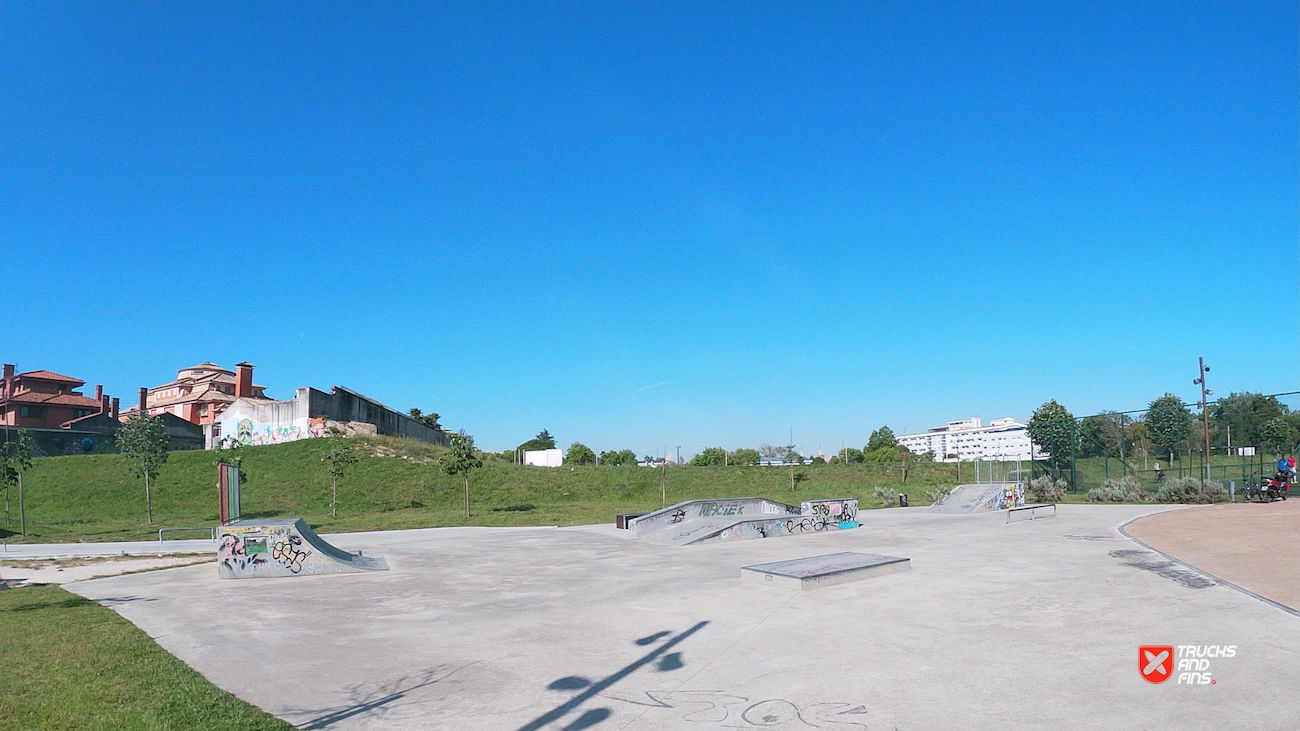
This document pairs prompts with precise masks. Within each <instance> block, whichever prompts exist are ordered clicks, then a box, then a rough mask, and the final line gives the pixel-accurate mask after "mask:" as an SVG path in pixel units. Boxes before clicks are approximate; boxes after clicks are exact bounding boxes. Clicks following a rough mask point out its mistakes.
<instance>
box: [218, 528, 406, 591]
mask: <svg viewBox="0 0 1300 731" xmlns="http://www.w3.org/2000/svg"><path fill="white" fill-rule="evenodd" d="M220 533H221V540H220V542H219V543H218V546H217V574H218V575H219V576H220V577H221V578H223V579H249V578H258V577H264V576H316V575H320V574H350V573H358V572H362V571H387V570H388V562H386V561H384V559H383V558H381V557H379V556H363V555H361V554H360V553H348V552H347V551H344V550H343V549H341V548H338V547H336V546H333V545H330V543H329V542H328V541H326V540H325V539H324V538H321V537H320V536H318V535H316V532H315V531H313V530H312V529H311V526H309V525H307V523H306V522H305V521H303V520H302V519H301V518H283V519H278V520H257V521H252V520H246V521H237V522H235V523H231V524H230V525H225V526H222V527H221V530H220Z"/></svg>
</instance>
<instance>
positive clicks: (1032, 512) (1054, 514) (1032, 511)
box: [1007, 503, 1056, 525]
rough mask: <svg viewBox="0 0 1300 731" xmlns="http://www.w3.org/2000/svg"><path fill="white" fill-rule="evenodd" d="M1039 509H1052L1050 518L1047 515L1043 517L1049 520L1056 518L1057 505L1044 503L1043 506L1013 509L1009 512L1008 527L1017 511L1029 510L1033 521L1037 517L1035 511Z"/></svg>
mask: <svg viewBox="0 0 1300 731" xmlns="http://www.w3.org/2000/svg"><path fill="white" fill-rule="evenodd" d="M1039 508H1051V509H1052V514H1051V515H1050V516H1046V515H1044V516H1043V517H1044V518H1047V517H1052V518H1055V517H1056V503H1044V504H1042V505H1025V506H1024V507H1020V508H1011V509H1010V510H1008V511H1007V524H1008V525H1010V524H1011V514H1012V513H1014V512H1016V511H1019V510H1028V511H1029V519H1030V520H1033V519H1034V518H1035V517H1037V515H1036V514H1035V513H1034V511H1035V510H1038V509H1039Z"/></svg>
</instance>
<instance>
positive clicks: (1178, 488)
mask: <svg viewBox="0 0 1300 731" xmlns="http://www.w3.org/2000/svg"><path fill="white" fill-rule="evenodd" d="M1226 499H1227V493H1225V492H1224V490H1223V486H1222V485H1220V484H1219V483H1217V482H1213V481H1211V480H1202V479H1200V478H1197V477H1177V478H1174V479H1170V480H1165V484H1164V485H1162V486H1161V487H1160V490H1159V491H1158V492H1157V493H1156V501H1157V502H1162V503H1183V504H1188V505H1208V504H1210V503H1221V502H1223V501H1224V500H1226Z"/></svg>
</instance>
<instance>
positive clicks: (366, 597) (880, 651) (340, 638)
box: [68, 505, 1300, 731]
mask: <svg viewBox="0 0 1300 731" xmlns="http://www.w3.org/2000/svg"><path fill="white" fill-rule="evenodd" d="M1171 509H1173V510H1179V508H1172V507H1171V506H1150V505H1148V506H1080V505H1062V506H1061V508H1060V513H1059V515H1058V517H1056V518H1053V519H1047V520H1037V521H1023V522H1014V523H1012V524H1010V525H1007V524H1006V523H1005V516H1004V515H1003V513H1002V512H992V513H979V514H973V515H945V514H935V513H928V512H925V510H924V509H922V508H914V509H890V510H871V511H863V512H861V513H860V514H859V516H858V519H859V522H860V523H861V524H862V527H861V528H859V529H855V530H846V531H830V532H825V533H819V534H815V535H808V536H804V537H800V538H798V539H793V540H776V541H767V540H760V541H736V542H719V543H710V544H705V545H700V546H694V547H692V548H691V549H689V550H683V549H679V548H675V547H671V546H660V545H655V544H649V543H645V542H642V541H637V540H635V539H633V538H632V537H631V536H629V535H628V533H629V531H618V530H615V529H614V528H613V526H590V527H580V528H564V529H556V528H549V529H545V528H543V529H512V530H511V529H505V530H493V529H477V530H475V529H454V528H451V529H430V530H416V531H401V532H391V533H367V534H351V535H340V536H334V537H332V538H331V540H332V541H333V542H335V543H336V544H337V545H338V546H339V547H340V548H342V549H344V550H351V551H355V550H358V549H364V550H365V551H366V553H367V554H369V553H371V552H372V551H374V552H375V553H380V552H382V553H383V554H384V555H385V556H386V558H387V559H388V562H389V565H390V566H391V569H392V570H391V571H388V572H377V573H364V574H347V575H338V576H308V577H293V578H285V579H264V580H259V581H220V580H218V579H217V578H216V576H215V575H214V574H215V572H214V571H213V570H212V567H211V566H210V565H208V566H196V567H189V568H179V569H169V570H165V571H158V572H153V573H148V574H138V575H132V576H122V577H115V578H108V579H97V580H94V581H86V582H80V583H75V584H70V585H68V588H69V589H71V590H72V591H75V592H78V593H80V594H82V595H84V596H86V597H88V598H91V599H94V600H96V601H99V602H101V603H104V604H106V605H108V606H111V607H113V608H114V609H115V610H116V611H118V612H120V613H121V614H122V615H123V616H125V617H126V618H127V619H129V620H131V621H132V622H135V623H136V624H137V625H138V626H140V627H141V628H143V629H144V630H145V631H146V632H147V633H148V634H149V635H150V636H152V637H154V638H155V639H156V640H157V641H158V642H159V643H160V644H161V645H162V646H163V647H164V648H166V649H167V650H169V651H170V652H172V653H174V654H175V655H176V656H177V657H179V658H180V659H181V660H183V661H185V662H186V663H188V664H190V665H191V666H193V667H194V668H196V669H197V670H199V671H200V672H201V673H203V674H204V675H205V676H206V677H208V678H209V679H211V680H212V681H213V682H215V683H216V684H217V685H219V686H220V687H222V688H225V689H227V690H229V691H231V692H233V693H235V694H236V695H238V696H239V697H241V698H243V699H245V700H247V701H249V702H251V703H254V704H256V705H258V706H260V707H261V708H263V709H265V710H267V711H269V712H271V713H273V714H275V715H277V716H279V717H281V718H284V719H286V720H288V721H290V722H291V723H294V724H296V725H298V726H300V727H302V728H311V729H411V728H420V729H492V730H494V731H496V730H500V729H507V730H508V729H557V730H558V729H568V730H570V731H577V729H583V728H594V729H641V730H646V729H696V730H699V731H706V730H708V729H735V728H742V729H743V728H766V729H804V730H806V729H810V728H821V729H836V730H839V731H848V730H851V729H918V730H921V729H924V730H931V729H1043V728H1060V729H1249V730H1250V731H1265V730H1268V729H1294V728H1296V727H1297V720H1298V719H1300V710H1298V709H1300V705H1298V704H1297V703H1296V702H1295V695H1294V692H1295V687H1296V685H1295V683H1296V680H1297V679H1298V678H1300V618H1298V617H1296V616H1294V615H1291V614H1288V613H1286V612H1285V611H1283V610H1281V609H1278V608H1277V607H1275V606H1273V605H1271V604H1268V603H1266V602H1263V601H1261V600H1259V599H1257V598H1255V597H1252V596H1250V595H1248V594H1246V593H1243V592H1241V591H1238V590H1236V589H1234V588H1231V587H1228V586H1224V585H1222V584H1219V583H1218V582H1216V581H1214V580H1213V579H1211V578H1209V577H1207V576H1205V575H1204V574H1201V573H1199V572H1197V571H1195V570H1192V569H1188V568H1186V567H1183V566H1180V565H1178V564H1176V563H1173V562H1171V561H1169V560H1167V559H1165V558H1164V557H1163V556H1161V555H1160V554H1158V553H1156V552H1154V551H1151V550H1148V549H1146V548H1143V547H1142V546H1140V545H1138V544H1137V543H1136V542H1134V541H1133V540H1130V539H1128V538H1125V537H1124V536H1122V535H1121V534H1120V532H1119V530H1118V529H1119V526H1121V525H1123V524H1125V523H1128V522H1129V521H1131V520H1133V519H1135V518H1138V517H1141V516H1144V515H1148V514H1152V513H1156V512H1161V511H1167V510H1171ZM840 551H858V552H863V553H878V554H885V555H892V556H907V557H909V558H910V559H911V570H910V571H905V572H901V573H897V574H890V575H886V576H880V577H875V578H872V579H870V580H866V581H857V582H852V583H847V584H841V585H838V586H831V587H826V588H823V589H819V590H817V591H814V592H800V591H795V590H786V589H779V588H775V587H770V586H762V585H759V584H757V583H752V582H749V581H743V580H742V579H740V578H739V577H738V573H739V568H740V567H741V566H746V565H753V564H758V563H765V562H773V561H781V560H789V559H793V558H800V557H807V556H815V555H820V554H828V553H835V552H840ZM1153 644H1164V645H1184V644H1187V645H1191V644H1201V645H1209V644H1214V645H1236V646H1237V648H1238V649H1237V651H1236V655H1235V657H1233V658H1230V659H1219V660H1215V661H1214V662H1215V664H1214V667H1213V673H1214V678H1215V679H1216V682H1215V684H1214V685H1203V686H1202V685H1197V686H1190V685H1177V684H1175V683H1173V682H1168V683H1165V684H1162V685H1152V684H1149V683H1147V682H1146V681H1144V680H1143V679H1142V678H1141V676H1140V674H1139V672H1138V670H1139V669H1138V668H1137V667H1135V666H1136V665H1137V664H1138V663H1137V662H1135V659H1137V658H1136V656H1137V655H1138V652H1137V650H1138V647H1139V646H1141V645H1153Z"/></svg>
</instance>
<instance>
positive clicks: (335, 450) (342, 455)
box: [321, 431, 357, 517]
mask: <svg viewBox="0 0 1300 731" xmlns="http://www.w3.org/2000/svg"><path fill="white" fill-rule="evenodd" d="M328 439H329V440H330V441H329V451H327V452H326V453H325V456H324V457H321V461H322V462H324V463H326V464H327V465H329V471H330V484H331V485H332V486H333V494H332V497H331V498H330V517H337V516H338V514H339V480H341V479H343V473H344V471H345V470H346V469H347V468H348V466H349V465H354V464H356V463H357V455H356V453H355V452H353V451H352V445H351V444H349V443H348V441H347V438H346V437H344V436H343V435H341V434H340V433H339V432H338V431H335V432H334V433H333V434H331V435H330V436H329V437H328Z"/></svg>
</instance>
